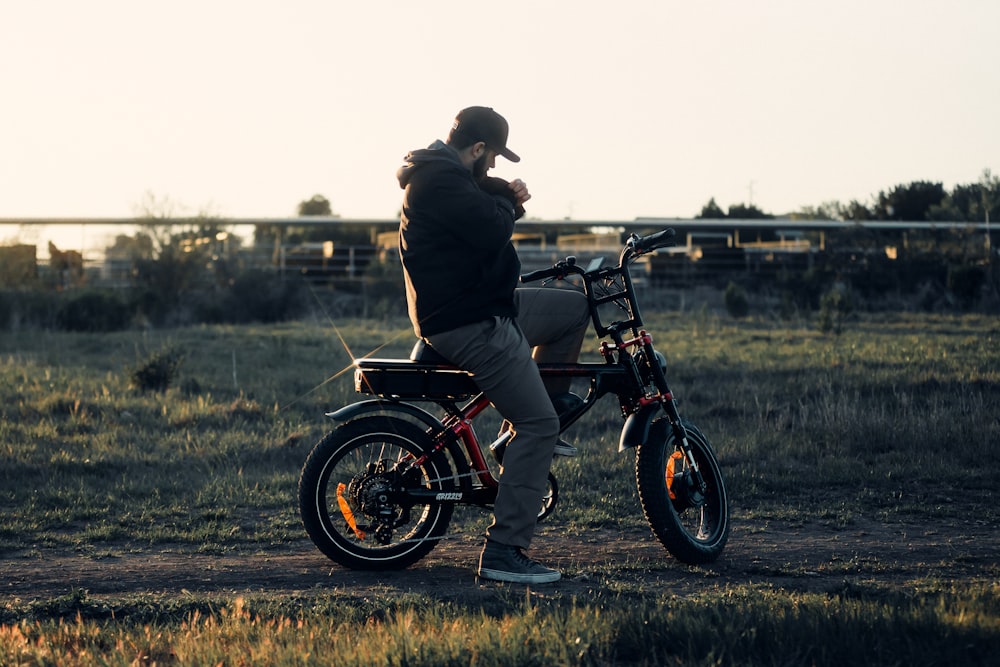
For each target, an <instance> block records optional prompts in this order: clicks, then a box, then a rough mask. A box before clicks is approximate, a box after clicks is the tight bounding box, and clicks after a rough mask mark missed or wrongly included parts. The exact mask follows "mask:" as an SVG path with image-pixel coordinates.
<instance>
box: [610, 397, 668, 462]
mask: <svg viewBox="0 0 1000 667" xmlns="http://www.w3.org/2000/svg"><path fill="white" fill-rule="evenodd" d="M660 411H661V408H660V404H659V403H650V404H649V405H646V406H643V407H641V408H639V410H638V412H633V413H632V414H630V415H629V417H628V419H626V420H625V425H624V426H623V427H622V434H621V437H620V438H619V439H618V453H619V454H621V453H622V452H624V451H625V450H626V449H629V448H631V447H635V446H637V445H641V444H642V443H644V442H646V438H647V437H648V436H649V425H650V424H651V423H652V422H653V417H655V416H656V415H658V414H659V413H660Z"/></svg>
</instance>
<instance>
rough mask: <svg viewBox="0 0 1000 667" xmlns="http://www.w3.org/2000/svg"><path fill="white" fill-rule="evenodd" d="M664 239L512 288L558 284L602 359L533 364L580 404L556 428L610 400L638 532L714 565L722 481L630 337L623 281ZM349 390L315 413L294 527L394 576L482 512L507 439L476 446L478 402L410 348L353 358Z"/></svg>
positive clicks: (708, 450)
mask: <svg viewBox="0 0 1000 667" xmlns="http://www.w3.org/2000/svg"><path fill="white" fill-rule="evenodd" d="M673 237H674V231H673V230H672V229H665V230H662V231H660V232H657V233H655V234H651V235H649V236H637V235H636V234H631V235H630V236H629V237H628V239H627V240H626V241H625V243H624V247H623V248H622V250H621V254H620V255H619V258H618V263H617V265H614V266H606V262H605V260H604V259H603V258H598V259H595V260H593V261H591V262H590V263H589V264H588V266H587V267H585V268H584V267H581V266H580V265H578V264H577V262H576V258H575V257H567V258H565V259H564V260H561V261H559V262H557V263H556V264H555V265H553V266H552V267H550V268H546V269H542V270H539V271H534V272H532V273H528V274H526V275H522V276H521V281H522V282H524V283H528V282H533V281H537V280H556V279H566V280H569V281H575V282H577V283H578V285H577V287H578V288H579V289H582V290H583V292H584V294H586V296H587V299H588V302H589V305H590V314H591V320H592V323H593V326H594V330H595V331H596V333H597V335H598V336H599V337H600V338H602V339H603V340H602V342H601V344H600V355H601V359H602V361H599V362H580V363H568V364H546V363H542V364H539V371H540V372H541V374H542V376H543V377H546V376H561V377H570V378H573V379H575V380H579V381H581V382H585V383H587V384H588V389H587V391H586V395H585V396H583V397H582V400H580V397H576V398H577V400H576V401H569V402H567V404H566V405H564V406H562V410H561V411H560V414H559V417H560V428H561V431H565V430H566V429H569V428H570V427H572V425H573V424H574V423H575V422H577V421H578V420H579V418H580V417H581V416H582V415H583V414H584V413H586V412H587V411H588V410H590V409H592V408H593V407H594V406H595V405H596V404H597V402H598V400H599V399H600V398H602V397H604V396H605V395H607V394H613V395H614V396H616V397H617V399H618V401H617V402H618V408H619V410H620V413H621V417H622V419H623V422H624V423H623V426H622V430H621V435H620V437H619V444H618V450H619V452H624V451H627V450H629V449H633V448H634V449H635V481H636V486H637V488H638V492H639V501H640V505H641V507H642V511H643V514H644V516H645V519H646V521H647V523H648V524H649V527H650V529H651V530H652V532H653V534H654V535H655V537H656V539H657V540H659V542H660V543H661V544H662V545H663V546H664V547H665V548H666V549H667V551H669V552H670V553H671V554H672V555H673V556H674V557H675V558H677V559H678V560H679V561H681V562H683V563H687V564H703V563H709V562H712V561H714V560H715V559H717V558H718V557H719V555H720V554H721V553H722V550H723V548H724V547H725V545H726V541H727V539H728V537H729V499H728V496H727V494H726V487H725V484H724V482H723V479H722V471H721V469H720V467H719V463H718V460H717V458H716V456H715V452H714V451H713V449H712V447H711V445H710V444H709V441H708V439H707V438H706V437H705V436H704V435H703V434H702V432H701V431H700V430H699V429H698V428H697V427H696V426H695V425H694V424H692V423H690V422H689V421H687V420H685V419H682V418H681V416H680V414H679V413H678V410H677V403H676V401H675V399H674V395H673V394H672V393H671V391H670V388H669V386H668V384H667V380H666V377H665V372H666V360H665V357H664V355H663V354H661V353H660V352H658V351H656V349H655V348H654V346H653V338H652V336H651V335H650V334H649V333H647V332H646V331H645V330H644V329H643V328H642V326H643V321H642V316H641V313H640V310H639V304H638V302H637V299H636V288H635V285H634V284H633V279H632V275H631V273H630V267H631V266H632V264H633V262H634V261H635V260H636V259H638V258H639V257H641V256H643V255H646V254H648V253H651V252H653V251H655V250H656V249H658V248H663V247H666V246H669V245H672V244H673ZM553 289H556V288H555V287H553ZM354 381H355V389H356V391H357V392H359V393H361V394H366V395H370V396H372V398H369V399H366V400H362V401H359V402H357V403H353V404H351V405H347V406H345V407H342V408H340V409H339V410H336V411H334V412H330V413H328V414H327V416H328V417H329V418H331V419H332V420H333V421H335V422H337V426H336V428H334V430H333V431H331V432H330V433H329V434H328V435H326V436H325V437H324V438H323V439H322V440H320V442H319V443H318V444H317V445H316V446H315V447H314V448H313V449H312V451H311V452H310V454H309V455H308V458H307V459H306V461H305V464H304V465H303V468H302V473H301V476H300V479H299V509H300V512H301V515H302V521H303V524H304V525H305V528H306V532H307V533H308V534H309V537H310V538H311V539H312V541H313V542H314V543H315V544H316V546H317V547H318V548H319V550H320V551H322V552H323V553H324V554H325V555H326V556H328V557H329V558H330V559H332V560H334V561H336V562H337V563H340V564H341V565H343V566H346V567H349V568H354V569H364V570H389V569H397V568H404V567H407V566H409V565H412V564H413V563H415V562H417V561H418V560H420V559H421V558H423V557H424V556H425V555H427V554H428V553H429V552H430V551H431V550H432V549H433V548H434V547H435V545H436V544H437V543H438V542H439V541H440V540H441V539H444V538H446V537H447V532H448V526H449V523H450V521H451V518H452V514H453V511H454V509H455V506H456V505H460V504H461V505H475V506H479V507H482V508H486V509H490V508H492V504H493V502H494V501H495V500H496V494H497V488H498V486H497V476H496V475H494V473H493V472H492V471H491V469H490V465H489V464H488V462H487V459H486V456H487V452H488V453H489V455H491V456H492V457H493V458H494V459H496V460H497V461H501V462H502V457H503V452H504V449H505V447H506V444H507V439H508V438H509V437H510V431H509V430H508V431H506V432H505V433H504V434H502V435H500V437H498V439H497V440H496V441H495V442H493V443H492V444H490V445H488V446H484V445H483V443H481V441H480V439H479V437H478V436H477V434H476V431H475V428H474V426H473V424H474V420H475V419H476V418H477V417H478V416H480V415H481V414H482V413H483V412H484V411H486V410H487V408H488V407H489V406H490V401H489V398H488V397H487V396H486V395H485V394H484V393H482V392H480V391H479V390H478V388H477V387H476V383H475V380H474V378H473V377H472V376H471V375H470V374H469V373H467V372H465V371H463V370H462V369H460V368H457V367H455V366H453V365H451V364H450V363H449V362H448V361H447V360H445V359H444V358H442V357H441V356H440V355H438V354H437V353H435V352H434V350H433V349H432V348H430V347H429V346H426V345H424V343H423V341H417V343H416V345H415V346H414V348H413V351H412V352H411V354H410V357H409V358H408V359H378V358H363V359H357V360H355V361H354ZM581 393H582V392H581ZM556 407H557V410H559V408H560V406H556ZM435 408H436V409H435ZM548 482H549V484H548V490H547V493H546V495H545V498H544V499H543V502H542V506H541V507H540V508H539V518H540V519H544V518H545V517H547V516H548V515H550V514H551V513H552V511H553V510H554V509H555V507H556V504H557V502H558V496H559V490H558V484H557V482H556V478H555V476H554V475H553V474H552V473H550V474H549V478H548Z"/></svg>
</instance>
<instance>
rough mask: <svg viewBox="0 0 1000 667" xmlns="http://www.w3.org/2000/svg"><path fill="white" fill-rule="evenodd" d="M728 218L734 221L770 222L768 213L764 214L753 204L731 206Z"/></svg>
mask: <svg viewBox="0 0 1000 667" xmlns="http://www.w3.org/2000/svg"><path fill="white" fill-rule="evenodd" d="M729 217H730V218H733V219H736V220H771V219H773V218H774V216H773V215H771V214H770V213H764V211H762V210H760V209H759V208H757V207H756V206H754V205H753V204H750V205H747V204H733V205H732V206H730V207H729Z"/></svg>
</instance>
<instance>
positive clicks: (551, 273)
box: [521, 266, 565, 283]
mask: <svg viewBox="0 0 1000 667" xmlns="http://www.w3.org/2000/svg"><path fill="white" fill-rule="evenodd" d="M563 273H565V271H563V270H560V269H558V268H557V267H554V266H553V267H550V268H548V269H539V270H537V271H531V272H529V273H522V274H521V282H522V283H533V282H535V281H536V280H543V279H545V278H556V277H558V276H561V275H562V274H563Z"/></svg>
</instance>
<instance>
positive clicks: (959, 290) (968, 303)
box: [947, 265, 986, 308]
mask: <svg viewBox="0 0 1000 667" xmlns="http://www.w3.org/2000/svg"><path fill="white" fill-rule="evenodd" d="M985 281H986V271H984V270H983V267H981V266H959V265H953V266H949V267H948V282H947V285H948V289H949V290H950V291H951V293H952V295H953V296H954V297H955V299H956V300H957V301H958V303H959V304H960V305H961V306H962V307H963V308H971V307H972V306H974V305H976V302H977V301H979V293H980V292H981V291H982V288H983V283H984V282H985Z"/></svg>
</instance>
